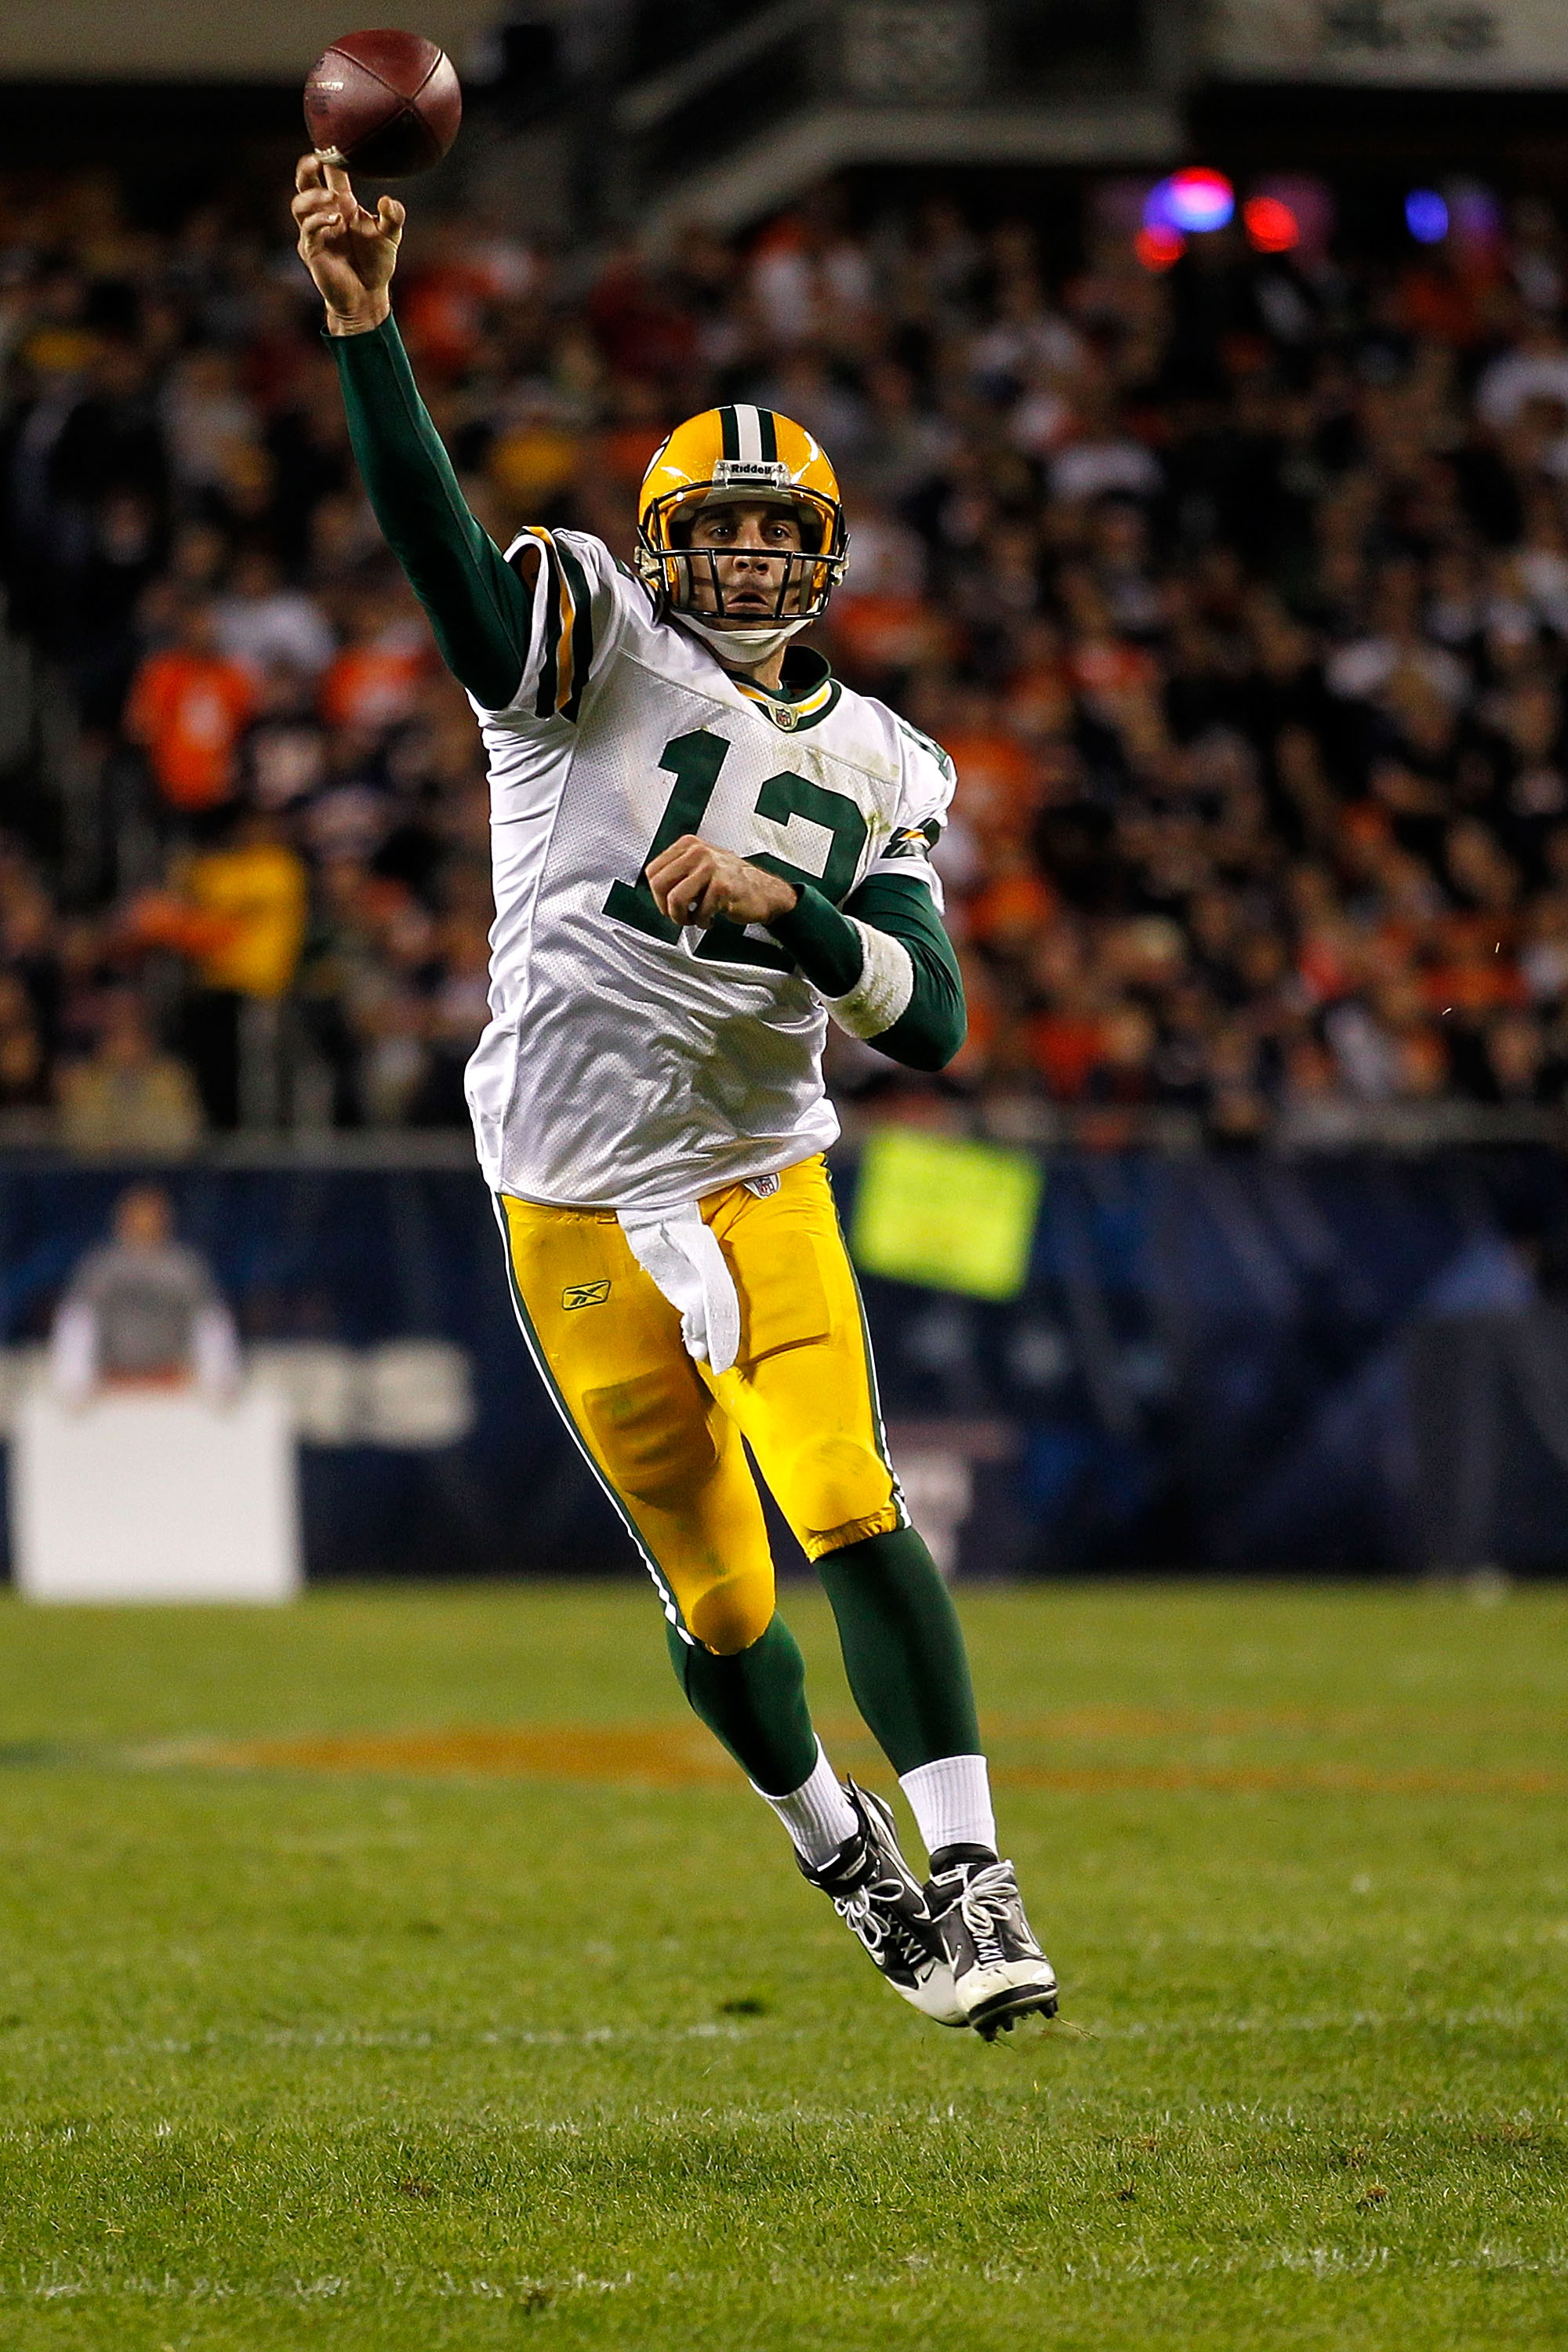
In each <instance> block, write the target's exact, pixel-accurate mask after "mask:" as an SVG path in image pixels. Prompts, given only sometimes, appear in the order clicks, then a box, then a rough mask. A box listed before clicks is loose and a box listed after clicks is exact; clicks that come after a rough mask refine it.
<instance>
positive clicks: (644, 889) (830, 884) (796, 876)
mask: <svg viewBox="0 0 1568 2352" xmlns="http://www.w3.org/2000/svg"><path fill="white" fill-rule="evenodd" d="M730 751H731V744H730V742H729V740H728V738H727V737H725V736H723V735H714V734H711V733H710V731H709V730H708V729H707V728H705V727H701V728H699V729H698V730H697V732H696V733H695V734H692V735H678V736H676V738H675V740H674V741H673V742H670V743H667V744H666V745H665V747H664V750H663V751H661V752H660V754H659V760H658V764H659V766H660V767H661V768H662V769H664V771H665V772H666V773H667V774H668V775H671V776H673V777H674V778H675V788H674V790H673V791H672V792H671V793H670V795H669V798H668V801H666V803H665V804H664V814H663V815H662V816H661V817H660V819H659V821H658V832H657V833H656V834H655V835H654V837H653V839H652V841H651V842H650V843H649V844H648V848H647V856H645V857H644V859H643V867H644V871H643V872H642V873H640V874H639V875H638V876H637V880H636V881H635V882H612V883H611V885H610V891H609V896H608V897H607V898H606V899H605V907H604V911H605V914H606V915H612V916H613V917H614V918H615V919H616V922H618V923H629V924H631V925H632V927H633V929H636V930H639V931H646V932H647V935H648V937H649V938H650V939H655V940H664V941H665V942H666V943H667V944H668V945H671V946H673V945H674V944H675V942H676V941H677V940H679V937H680V927H679V924H677V923H672V922H671V921H670V919H669V918H668V915H661V914H660V913H659V911H658V907H657V906H656V905H655V903H654V896H653V891H652V890H651V888H650V887H649V886H648V878H647V867H648V866H651V865H652V864H653V862H654V860H655V858H656V857H662V856H663V855H664V852H665V851H666V850H667V849H668V848H669V847H670V846H671V845H672V844H673V843H675V842H677V841H679V839H680V838H681V836H682V835H683V834H688V833H696V832H697V831H698V829H699V828H700V825H701V823H702V820H703V818H704V817H705V816H706V815H707V814H708V803H709V802H710V800H711V799H712V797H713V791H714V787H715V785H716V784H717V783H718V782H719V772H720V770H721V768H722V767H723V765H724V762H725V761H726V759H727V758H728V757H729V754H730ZM753 805H754V808H755V812H756V814H757V815H758V816H760V817H766V818H768V819H770V820H771V821H772V822H773V823H774V824H788V822H789V820H790V818H791V817H792V816H802V817H805V818H807V819H809V821H810V822H811V823H812V824H819V825H821V826H822V827H823V829H824V830H825V832H826V833H827V834H829V835H831V836H832V844H831V846H830V848H829V850H828V853H827V862H826V866H824V867H823V869H822V872H821V873H820V874H819V875H818V874H806V873H804V872H803V871H802V869H801V868H800V867H799V866H792V865H791V864H790V862H789V860H788V859H787V858H785V857H774V856H772V855H771V853H770V852H768V851H767V850H758V851H757V852H756V853H755V854H754V855H750V856H748V859H747V862H748V864H750V865H752V866H762V867H763V868H764V870H765V871H766V872H767V873H769V874H776V875H778V876H779V877H780V878H781V880H783V881H785V882H795V883H797V884H799V885H800V886H801V887H805V884H807V883H811V884H812V885H813V886H814V887H816V889H818V890H820V891H821V892H822V894H823V896H824V897H825V898H830V899H831V900H832V902H833V904H834V905H835V906H837V904H838V902H839V900H840V899H841V898H846V897H847V895H848V893H849V891H850V890H851V888H852V887H854V882H855V875H856V871H857V869H858V866H859V863H860V852H861V851H862V849H864V847H865V845H866V820H865V818H864V817H863V816H862V815H861V814H860V811H859V810H858V808H857V807H856V805H855V803H854V802H853V801H852V800H851V799H850V798H849V796H848V794H847V793H835V792H829V791H828V790H827V788H826V785H823V784H814V783H813V782H811V781H810V779H809V778H808V777H805V776H792V775H789V774H784V775H778V776H770V777H769V778H768V780H767V782H765V783H764V784H763V785H762V786H761V787H760V788H759V790H758V793H757V797H756V801H755V803H754V804H753ZM697 952H698V954H699V955H700V957H702V958H703V959H704V961H707V962H710V963H749V964H760V965H762V966H763V968H764V969H765V970H767V971H793V970H794V965H793V962H792V961H791V959H790V958H789V957H788V956H787V955H786V954H785V953H784V950H783V948H781V947H777V946H775V945H774V944H773V941H772V940H752V939H748V938H747V936H746V934H745V932H744V931H743V930H742V928H741V926H740V925H739V924H738V923H732V922H731V921H730V920H729V919H728V918H727V917H726V916H723V915H721V916H720V917H719V918H718V919H717V920H716V921H715V922H713V923H710V925H709V928H708V929H707V930H706V931H705V932H704V933H703V936H702V940H701V943H700V946H699V948H698V950H697Z"/></svg>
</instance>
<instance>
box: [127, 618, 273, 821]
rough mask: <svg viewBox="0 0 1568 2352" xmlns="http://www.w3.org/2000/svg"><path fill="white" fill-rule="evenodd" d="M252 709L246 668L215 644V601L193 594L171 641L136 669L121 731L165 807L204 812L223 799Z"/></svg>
mask: <svg viewBox="0 0 1568 2352" xmlns="http://www.w3.org/2000/svg"><path fill="white" fill-rule="evenodd" d="M255 707H256V687H255V683H254V681H253V679H252V678H251V677H250V675H249V673H248V672H247V669H246V668H245V667H244V666H243V665H242V664H241V663H240V662H238V661H236V660H234V659H232V658H231V657H230V656H228V655H226V654H225V653H223V652H222V651H221V650H220V648H219V644H218V632H217V625H216V614H215V611H214V608H213V606H212V605H211V604H207V603H206V602H205V601H204V600H202V599H199V598H193V599H192V600H191V601H190V602H188V603H187V604H184V605H183V606H182V607H181V609H180V612H179V614H178V615H177V618H176V621H175V627H174V643H173V644H172V645H169V646H164V647H163V650H162V651H160V652H157V653H153V654H149V655H148V656H147V658H146V660H145V661H144V662H143V663H142V667H141V668H140V669H139V670H138V671H137V673H136V677H135V681H134V683H133V685H132V689H131V698H130V701H129V703H128V705H127V707H126V713H125V731H126V733H127V735H128V736H129V737H130V739H131V740H132V742H133V743H139V744H140V745H141V746H142V749H143V751H145V752H146V754H147V764H148V767H149V768H150V770H151V772H152V776H153V784H154V786H155V787H156V790H157V793H158V797H159V799H160V801H161V802H162V803H163V806H164V808H165V810H167V811H174V812H177V813H178V814H180V815H181V816H184V817H201V816H205V815H206V814H209V813H210V811H212V810H213V809H216V808H220V807H222V806H223V804H224V803H226V801H228V800H229V799H230V798H231V797H232V795H233V792H234V787H235V782H236V753H237V749H238V745H239V740H240V738H241V736H242V735H243V733H244V731H245V729H246V726H247V723H248V721H249V719H250V717H251V715H252V712H253V710H254V709H255Z"/></svg>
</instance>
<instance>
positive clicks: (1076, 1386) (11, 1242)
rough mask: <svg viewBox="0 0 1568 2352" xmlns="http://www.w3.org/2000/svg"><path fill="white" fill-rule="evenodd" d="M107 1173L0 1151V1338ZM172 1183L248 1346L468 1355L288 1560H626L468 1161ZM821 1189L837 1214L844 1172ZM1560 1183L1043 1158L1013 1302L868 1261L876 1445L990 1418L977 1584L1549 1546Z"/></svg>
mask: <svg viewBox="0 0 1568 2352" xmlns="http://www.w3.org/2000/svg"><path fill="white" fill-rule="evenodd" d="M132 1172H134V1171H131V1170H129V1169H126V1168H112V1169H111V1168H93V1169H85V1168H82V1167H79V1166H67V1165H64V1164H43V1163H38V1164H35V1165H34V1166H32V1167H14V1168H12V1169H10V1170H7V1171H0V1342H3V1343H4V1344H5V1346H6V1347H7V1348H10V1349H15V1348H18V1347H22V1346H25V1345H26V1344H28V1343H31V1342H37V1340H39V1339H42V1338H43V1337H44V1336H45V1335H46V1334H47V1328H48V1324H49V1318H50V1316H51V1313H52V1310H53V1306H54V1302H55V1300H56V1299H57V1297H58V1294H59V1291H60V1289H61V1287H62V1286H63V1285H64V1283H65V1281H66V1280H67V1278H68V1274H69V1271H70V1268H71V1266H72V1265H73V1264H74V1263H75V1261H76V1259H77V1258H78V1256H79V1255H80V1253H81V1252H82V1251H83V1250H84V1249H85V1248H86V1247H87V1246H88V1244H89V1243H90V1242H91V1241H92V1240H93V1239H95V1238H96V1237H97V1236H98V1235H99V1234H100V1233H101V1232H102V1230H103V1228H104V1225H105V1223H106V1221H107V1217H108V1213H109V1211H110V1205H111V1202H112V1201H113V1198H114V1196H115V1194H116V1192H118V1191H119V1190H120V1189H121V1187H122V1186H123V1184H124V1183H125V1182H126V1181H127V1179H128V1177H129V1176H130V1175H131V1174H132ZM164 1181H168V1183H169V1185H170V1189H171V1191H172V1192H173V1193H174V1198H175V1201H176V1203H177V1208H178V1214H179V1222H180V1226H181V1230H182V1231H183V1233H184V1234H185V1235H186V1236H187V1237H188V1238H189V1239H190V1240H191V1241H193V1242H194V1243H195V1244H196V1245H197V1246H198V1247H200V1248H201V1249H202V1250H204V1251H205V1253H206V1255H208V1257H209V1258H210V1260H211V1262H212V1264H213V1265H214V1266H215V1267H216V1271H217V1273H218V1276H219V1277H220V1279H221V1281H222V1283H223V1285H224V1287H225V1289H226V1292H227V1293H228V1295H229V1297H231V1298H232V1299H233V1301H234V1303H235V1306H236V1307H237V1312H238V1315H239V1318H240V1321H241V1325H242V1328H243V1329H244V1331H245V1333H246V1335H247V1338H249V1339H255V1340H266V1341H273V1342H276V1341H280V1340H282V1341H287V1340H317V1341H321V1340H326V1341H332V1342H337V1343H341V1344H344V1345H348V1346H351V1347H354V1348H364V1347H370V1346H373V1345H374V1344H375V1343H377V1342H380V1341H384V1340H388V1339H400V1338H420V1339H427V1338H445V1339H450V1340H453V1341H455V1342H457V1343H458V1345H459V1346H461V1348H462V1349H464V1350H465V1351H466V1352H467V1354H468V1357H469V1359H470V1360H471V1364H472V1369H473V1380H474V1389H475V1394H476V1399H477V1404H478V1416H477V1420H476V1423H475V1425H474V1427H473V1429H472V1431H471V1433H470V1434H469V1435H468V1437H467V1438H465V1439H464V1440H463V1441H462V1442H461V1443H460V1444H455V1445H450V1446H442V1447H437V1448H436V1449H434V1450H423V1451H415V1450H403V1449H399V1448H397V1447H387V1446H384V1445H378V1446H367V1445H332V1446H314V1445H309V1446H306V1447H305V1448H304V1449H303V1456H302V1459H303V1489H304V1499H305V1516H306V1531H307V1548H308V1556H309V1565H310V1573H311V1575H312V1576H314V1577H333V1576H356V1575H371V1574H417V1575H421V1576H441V1575H458V1574H462V1575H471V1574H475V1573H499V1574H508V1575H510V1574H527V1573H538V1572H545V1571H548V1572H552V1573H574V1572H602V1571H604V1570H611V1569H616V1568H619V1567H625V1568H626V1569H627V1570H632V1569H633V1567H634V1563H633V1560H632V1558H631V1554H630V1549H629V1547H628V1546H627V1544H626V1540H625V1538H624V1537H623V1536H622V1534H621V1532H620V1529H619V1528H618V1526H617V1524H616V1520H615V1518H614V1517H613V1515H612V1513H611V1512H610V1510H609V1508H608V1507H607V1506H606V1505H605V1502H604V1500H603V1498H602V1497H601V1496H599V1494H598V1493H597V1491H596V1489H595V1486H593V1483H592V1481H591V1480H590V1478H589V1477H588V1475H587V1473H586V1472H585V1470H584V1466H583V1465H582V1463H581V1461H580V1460H579V1458H578V1457H577V1455H576V1454H575V1453H574V1449H573V1447H572V1445H571V1444H570V1442H569V1441H568V1439H567V1438H566V1436H565V1434H564V1433H563V1430H562V1428H561V1426H560V1424H559V1423H558V1422H557V1421H556V1419H555V1416H554V1413H553V1412H552V1408H551V1407H550V1405H549V1404H548V1402H547V1401H546V1399H545V1397H544V1395H543V1392H542V1389H541V1387H540V1384H539V1382H538V1381H537V1380H536V1378H535V1376H534V1373H533V1370H532V1368H531V1364H530V1363H529V1360H528V1358H527V1356H526V1354H525V1353H524V1350H523V1348H522V1344H521V1339H519V1337H518V1334H517V1331H516V1328H515V1326H514V1324H513V1321H512V1315H511V1308H510V1300H509V1296H508V1291H507V1286H506V1282H505V1278H504V1273H503V1269H502V1265H501V1262H500V1244H499V1240H498V1237H497V1234H496V1229H495V1223H494V1219H493V1214H492V1211H491V1207H490V1204H489V1200H488V1199H487V1196H486V1194H485V1192H484V1190H483V1188H482V1186H481V1185H480V1183H479V1180H478V1178H477V1177H475V1176H474V1175H472V1174H471V1173H468V1172H467V1171H461V1170H458V1169H456V1168H451V1169H425V1170H419V1169H406V1168H405V1169H400V1170H380V1171H371V1170H342V1169H338V1170H326V1169H305V1170H299V1171H280V1170H278V1169H237V1168H226V1169H225V1168H214V1167H206V1168H198V1167H192V1168H186V1169H184V1170H181V1171H177V1172H175V1173H174V1174H172V1175H168V1176H166V1178H165V1180H164ZM838 1182H839V1191H840V1197H841V1200H842V1201H843V1202H844V1203H845V1205H846V1209H847V1211H848V1210H849V1209H851V1208H852V1204H853V1192H854V1168H853V1165H852V1163H849V1162H846V1163H845V1165H844V1166H843V1167H842V1168H841V1169H840V1171H838ZM1565 1206H1568V1186H1565V1184H1564V1176H1563V1167H1562V1165H1561V1163H1560V1162H1559V1160H1557V1158H1556V1157H1555V1155H1553V1154H1552V1153H1549V1152H1547V1151H1545V1150H1500V1151H1497V1152H1495V1153H1489V1154H1476V1153H1455V1154H1452V1155H1450V1156H1438V1157H1436V1158H1424V1159H1420V1160H1396V1159H1386V1158H1385V1159H1378V1158H1373V1157H1365V1158H1362V1157H1357V1158H1351V1159H1344V1160H1300V1161H1290V1160H1276V1159H1268V1158H1258V1157H1238V1158H1236V1159H1226V1158H1208V1159H1199V1158H1193V1159H1190V1160H1180V1159H1163V1158H1157V1157H1154V1156H1152V1155H1143V1154H1138V1153H1124V1154H1102V1153H1081V1154H1074V1153H1064V1154H1059V1155H1057V1156H1055V1157H1053V1158H1052V1159H1051V1160H1050V1161H1049V1162H1048V1164H1047V1184H1046V1190H1045V1195H1044V1201H1043V1205H1042V1209H1041V1213H1040V1218H1039V1224H1038V1229H1037V1236H1036V1242H1035V1248H1034V1255H1033V1261H1032V1265H1031V1270H1030V1275H1029V1279H1028V1282H1027V1285H1026V1289H1025V1291H1024V1293H1023V1295H1022V1296H1021V1297H1019V1298H1018V1299H1017V1300H1016V1302H1014V1303H1013V1304H1011V1305H1009V1306H1005V1307H997V1306H988V1305H985V1304H983V1303H981V1302H978V1301H975V1300H972V1299H965V1298H959V1297H952V1296H949V1295H947V1294H944V1293H942V1292H935V1291H927V1290H922V1289H918V1288H914V1287H912V1286H906V1285H903V1284H898V1283H890V1282H884V1281H870V1282H868V1283H867V1285H866V1295H867V1306H868V1314H869V1317H870V1321H871V1325H872V1328H873V1332H874V1335H875V1338H876V1342H877V1347H878V1353H879V1367H880V1373H881V1380H882V1390H883V1402H884V1407H885V1410H886V1412H887V1414H888V1418H889V1423H892V1424H893V1426H894V1430H895V1440H896V1445H897V1444H898V1443H899V1442H902V1443H904V1444H907V1445H910V1446H917V1445H918V1446H930V1445H931V1444H936V1445H938V1446H940V1445H942V1444H945V1443H948V1442H950V1441H951V1442H952V1444H955V1445H956V1446H957V1447H958V1448H959V1449H960V1450H963V1447H964V1446H965V1445H966V1444H969V1443H970V1438H969V1435H968V1434H967V1433H973V1431H974V1430H975V1429H976V1428H984V1429H985V1430H988V1431H989V1432H991V1433H992V1439H993V1443H992V1444H991V1446H990V1448H989V1450H990V1451H991V1452H992V1454H996V1453H998V1452H999V1453H1000V1454H1001V1456H1002V1457H1003V1458H993V1459H989V1460H983V1461H982V1462H981V1463H980V1464H979V1465H978V1466H977V1468H976V1470H975V1480H976V1502H975V1509H974V1513H973V1517H972V1519H971V1521H970V1524H969V1528H968V1529H967V1531H966V1535H965V1539H964V1543H963V1550H962V1554H961V1559H962V1564H963V1568H964V1570H965V1572H968V1573H987V1574H1015V1575H1016V1574H1022V1575H1029V1574H1052V1573H1054V1574H1064V1573H1065V1574H1072V1573H1075V1572H1085V1571H1089V1570H1106V1569H1117V1570H1135V1571H1140V1572H1142V1571H1149V1570H1155V1571H1157V1570H1162V1569H1178V1568H1184V1569H1190V1568H1202V1569H1218V1570H1248V1571H1251V1572H1259V1571H1263V1572H1267V1571H1269V1570H1287V1569H1295V1570H1303V1569H1308V1570H1334V1571H1339V1572H1350V1573H1361V1572H1365V1573H1378V1572H1382V1573H1387V1572H1390V1571H1407V1570H1418V1569H1421V1568H1445V1567H1453V1568H1468V1567H1474V1566H1477V1565H1481V1564H1487V1563H1491V1562H1498V1563H1500V1564H1503V1565H1507V1566H1510V1567H1512V1568H1515V1569H1517V1570H1526V1571H1529V1570H1545V1571H1550V1570H1561V1569H1562V1568H1563V1567H1565V1566H1568V1470H1565V1469H1564V1466H1563V1465H1564V1464H1568V1339H1565V1337H1564V1334H1565V1332H1568V1315H1564V1314H1563V1311H1562V1310H1561V1309H1560V1308H1558V1307H1556V1306H1555V1304H1554V1303H1553V1300H1552V1295H1551V1293H1552V1286H1553V1284H1554V1280H1555V1273H1556V1266H1557V1262H1558V1255H1559V1243H1558V1239H1557V1236H1558V1234H1559V1232H1560V1230H1561V1228H1562V1226H1563V1219H1564V1211H1565ZM998 1431H1000V1432H1001V1436H1002V1442H1001V1444H1000V1446H998V1445H997V1444H995V1442H994V1440H995V1433H997V1432H998ZM1467 1448H1468V1451H1467Z"/></svg>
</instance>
